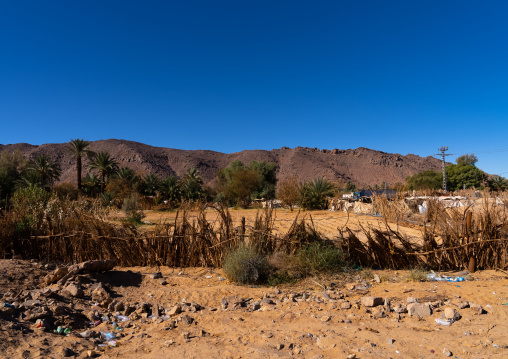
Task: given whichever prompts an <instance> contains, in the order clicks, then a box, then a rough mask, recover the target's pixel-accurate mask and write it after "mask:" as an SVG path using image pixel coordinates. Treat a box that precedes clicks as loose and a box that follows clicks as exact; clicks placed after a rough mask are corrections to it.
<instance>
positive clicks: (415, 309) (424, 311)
mask: <svg viewBox="0 0 508 359" xmlns="http://www.w3.org/2000/svg"><path fill="white" fill-rule="evenodd" d="M407 311H408V313H409V315H411V316H413V317H428V316H429V315H431V314H432V309H431V308H430V305H429V304H427V303H411V304H409V305H408V306H407Z"/></svg>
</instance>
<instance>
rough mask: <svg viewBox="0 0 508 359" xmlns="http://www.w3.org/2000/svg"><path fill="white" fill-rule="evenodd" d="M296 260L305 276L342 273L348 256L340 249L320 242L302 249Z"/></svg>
mask: <svg viewBox="0 0 508 359" xmlns="http://www.w3.org/2000/svg"><path fill="white" fill-rule="evenodd" d="M296 260H297V263H298V266H299V267H300V270H301V271H302V272H303V274H304V275H310V274H315V273H317V272H334V271H340V270H341V269H342V268H343V267H344V266H345V265H346V256H345V255H344V253H343V252H342V251H341V250H340V249H339V248H337V247H335V246H334V245H333V244H328V243H320V242H314V243H312V244H309V245H308V246H306V247H304V248H302V249H301V250H300V251H299V252H298V253H297V254H296Z"/></svg>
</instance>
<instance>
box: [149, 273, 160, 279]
mask: <svg viewBox="0 0 508 359" xmlns="http://www.w3.org/2000/svg"><path fill="white" fill-rule="evenodd" d="M150 278H152V279H161V278H162V273H161V272H157V273H154V274H150Z"/></svg>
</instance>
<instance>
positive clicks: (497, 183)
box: [488, 176, 508, 191]
mask: <svg viewBox="0 0 508 359" xmlns="http://www.w3.org/2000/svg"><path fill="white" fill-rule="evenodd" d="M488 183H489V187H490V188H491V189H493V190H494V191H505V190H506V189H508V180H507V179H506V178H504V177H501V176H495V177H492V178H491V179H490V180H489V181H488Z"/></svg>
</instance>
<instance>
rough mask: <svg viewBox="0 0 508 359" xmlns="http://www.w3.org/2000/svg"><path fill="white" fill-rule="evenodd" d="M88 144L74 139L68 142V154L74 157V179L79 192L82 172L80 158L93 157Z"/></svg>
mask: <svg viewBox="0 0 508 359" xmlns="http://www.w3.org/2000/svg"><path fill="white" fill-rule="evenodd" d="M89 145H90V142H88V141H85V140H82V139H79V138H76V139H75V140H72V139H71V140H70V142H69V147H68V150H69V152H70V153H71V154H72V155H74V156H75V158H76V178H77V182H78V191H80V192H81V188H82V186H81V171H82V164H81V161H82V157H83V156H87V157H92V156H93V155H94V153H93V151H91V150H90V149H89V148H88V146H89Z"/></svg>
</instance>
